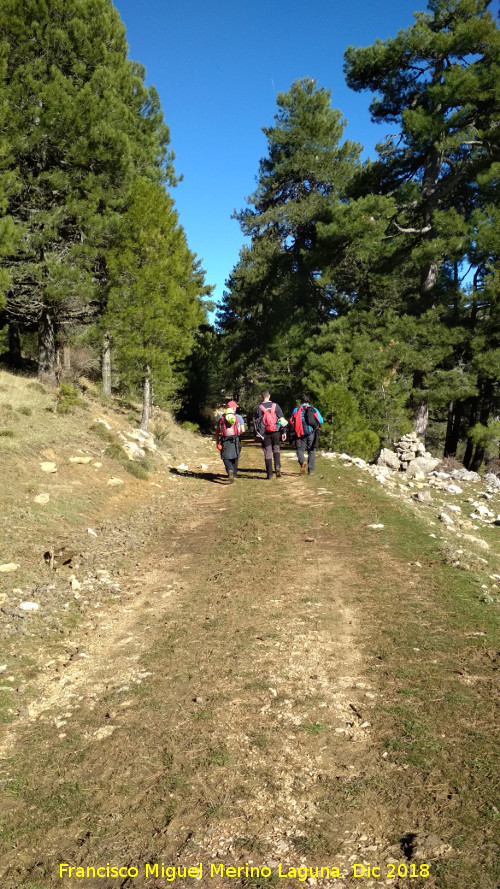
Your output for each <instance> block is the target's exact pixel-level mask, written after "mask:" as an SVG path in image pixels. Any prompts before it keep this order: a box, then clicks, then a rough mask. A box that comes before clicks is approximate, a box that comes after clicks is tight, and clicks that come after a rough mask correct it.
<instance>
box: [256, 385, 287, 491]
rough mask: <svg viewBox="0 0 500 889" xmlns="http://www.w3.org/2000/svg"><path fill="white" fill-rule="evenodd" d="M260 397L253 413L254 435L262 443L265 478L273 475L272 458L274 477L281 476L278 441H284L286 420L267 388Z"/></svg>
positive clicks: (270, 477)
mask: <svg viewBox="0 0 500 889" xmlns="http://www.w3.org/2000/svg"><path fill="white" fill-rule="evenodd" d="M261 399H262V401H261V402H260V404H259V405H257V407H256V408H255V412H254V415H253V429H254V433H255V437H256V438H257V439H259V440H260V442H261V444H262V450H263V451H264V461H265V464H266V476H267V479H268V480H269V479H272V477H273V460H274V471H275V473H276V478H281V460H280V441H285V438H286V432H285V427H286V425H287V422H286V420H285V418H284V416H283V411H282V410H281V408H280V406H279V404H277V403H276V402H275V401H271V395H270V393H269V392H268V391H267V390H266V391H264V392H262V394H261Z"/></svg>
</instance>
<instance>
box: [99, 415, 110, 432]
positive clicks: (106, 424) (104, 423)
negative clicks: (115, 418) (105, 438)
mask: <svg viewBox="0 0 500 889" xmlns="http://www.w3.org/2000/svg"><path fill="white" fill-rule="evenodd" d="M96 422H97V423H102V425H103V426H105V427H106V429H108V430H109V429H111V426H110V425H109V423H107V422H106V420H102V419H101V417H98V418H97V420H96Z"/></svg>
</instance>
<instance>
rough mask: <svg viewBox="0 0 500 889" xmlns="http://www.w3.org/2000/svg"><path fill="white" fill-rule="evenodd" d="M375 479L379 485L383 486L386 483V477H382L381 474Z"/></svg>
mask: <svg viewBox="0 0 500 889" xmlns="http://www.w3.org/2000/svg"><path fill="white" fill-rule="evenodd" d="M375 479H376V480H377V481H378V482H380V484H381V485H385V484H386V482H387V476H386V475H382V473H380V472H379V473H378V474H377V475H376V476H375Z"/></svg>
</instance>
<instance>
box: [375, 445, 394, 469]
mask: <svg viewBox="0 0 500 889" xmlns="http://www.w3.org/2000/svg"><path fill="white" fill-rule="evenodd" d="M377 466H386V467H387V468H388V469H394V470H396V471H397V470H399V457H398V455H397V454H395V453H394V451H391V450H390V449H389V448H382V450H381V451H380V454H379V456H378V458H377Z"/></svg>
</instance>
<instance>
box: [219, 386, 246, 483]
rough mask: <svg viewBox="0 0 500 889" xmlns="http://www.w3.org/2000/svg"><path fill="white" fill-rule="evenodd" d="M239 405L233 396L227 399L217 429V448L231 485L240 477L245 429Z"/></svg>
mask: <svg viewBox="0 0 500 889" xmlns="http://www.w3.org/2000/svg"><path fill="white" fill-rule="evenodd" d="M237 410H238V405H237V404H236V402H235V401H233V399H232V398H229V399H228V400H227V401H226V407H225V409H224V411H223V412H222V414H221V415H220V417H219V419H218V420H217V426H216V429H215V440H216V442H217V449H218V450H219V451H220V455H221V459H222V462H223V463H224V467H225V469H226V472H227V477H228V479H229V484H230V485H231V484H232V483H233V482H234V480H235V479H236V478H237V477H238V460H239V458H240V451H241V438H240V437H241V433H242V432H243V431H244V424H243V418H242V417H241V416H240V414H237V413H236V411H237Z"/></svg>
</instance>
